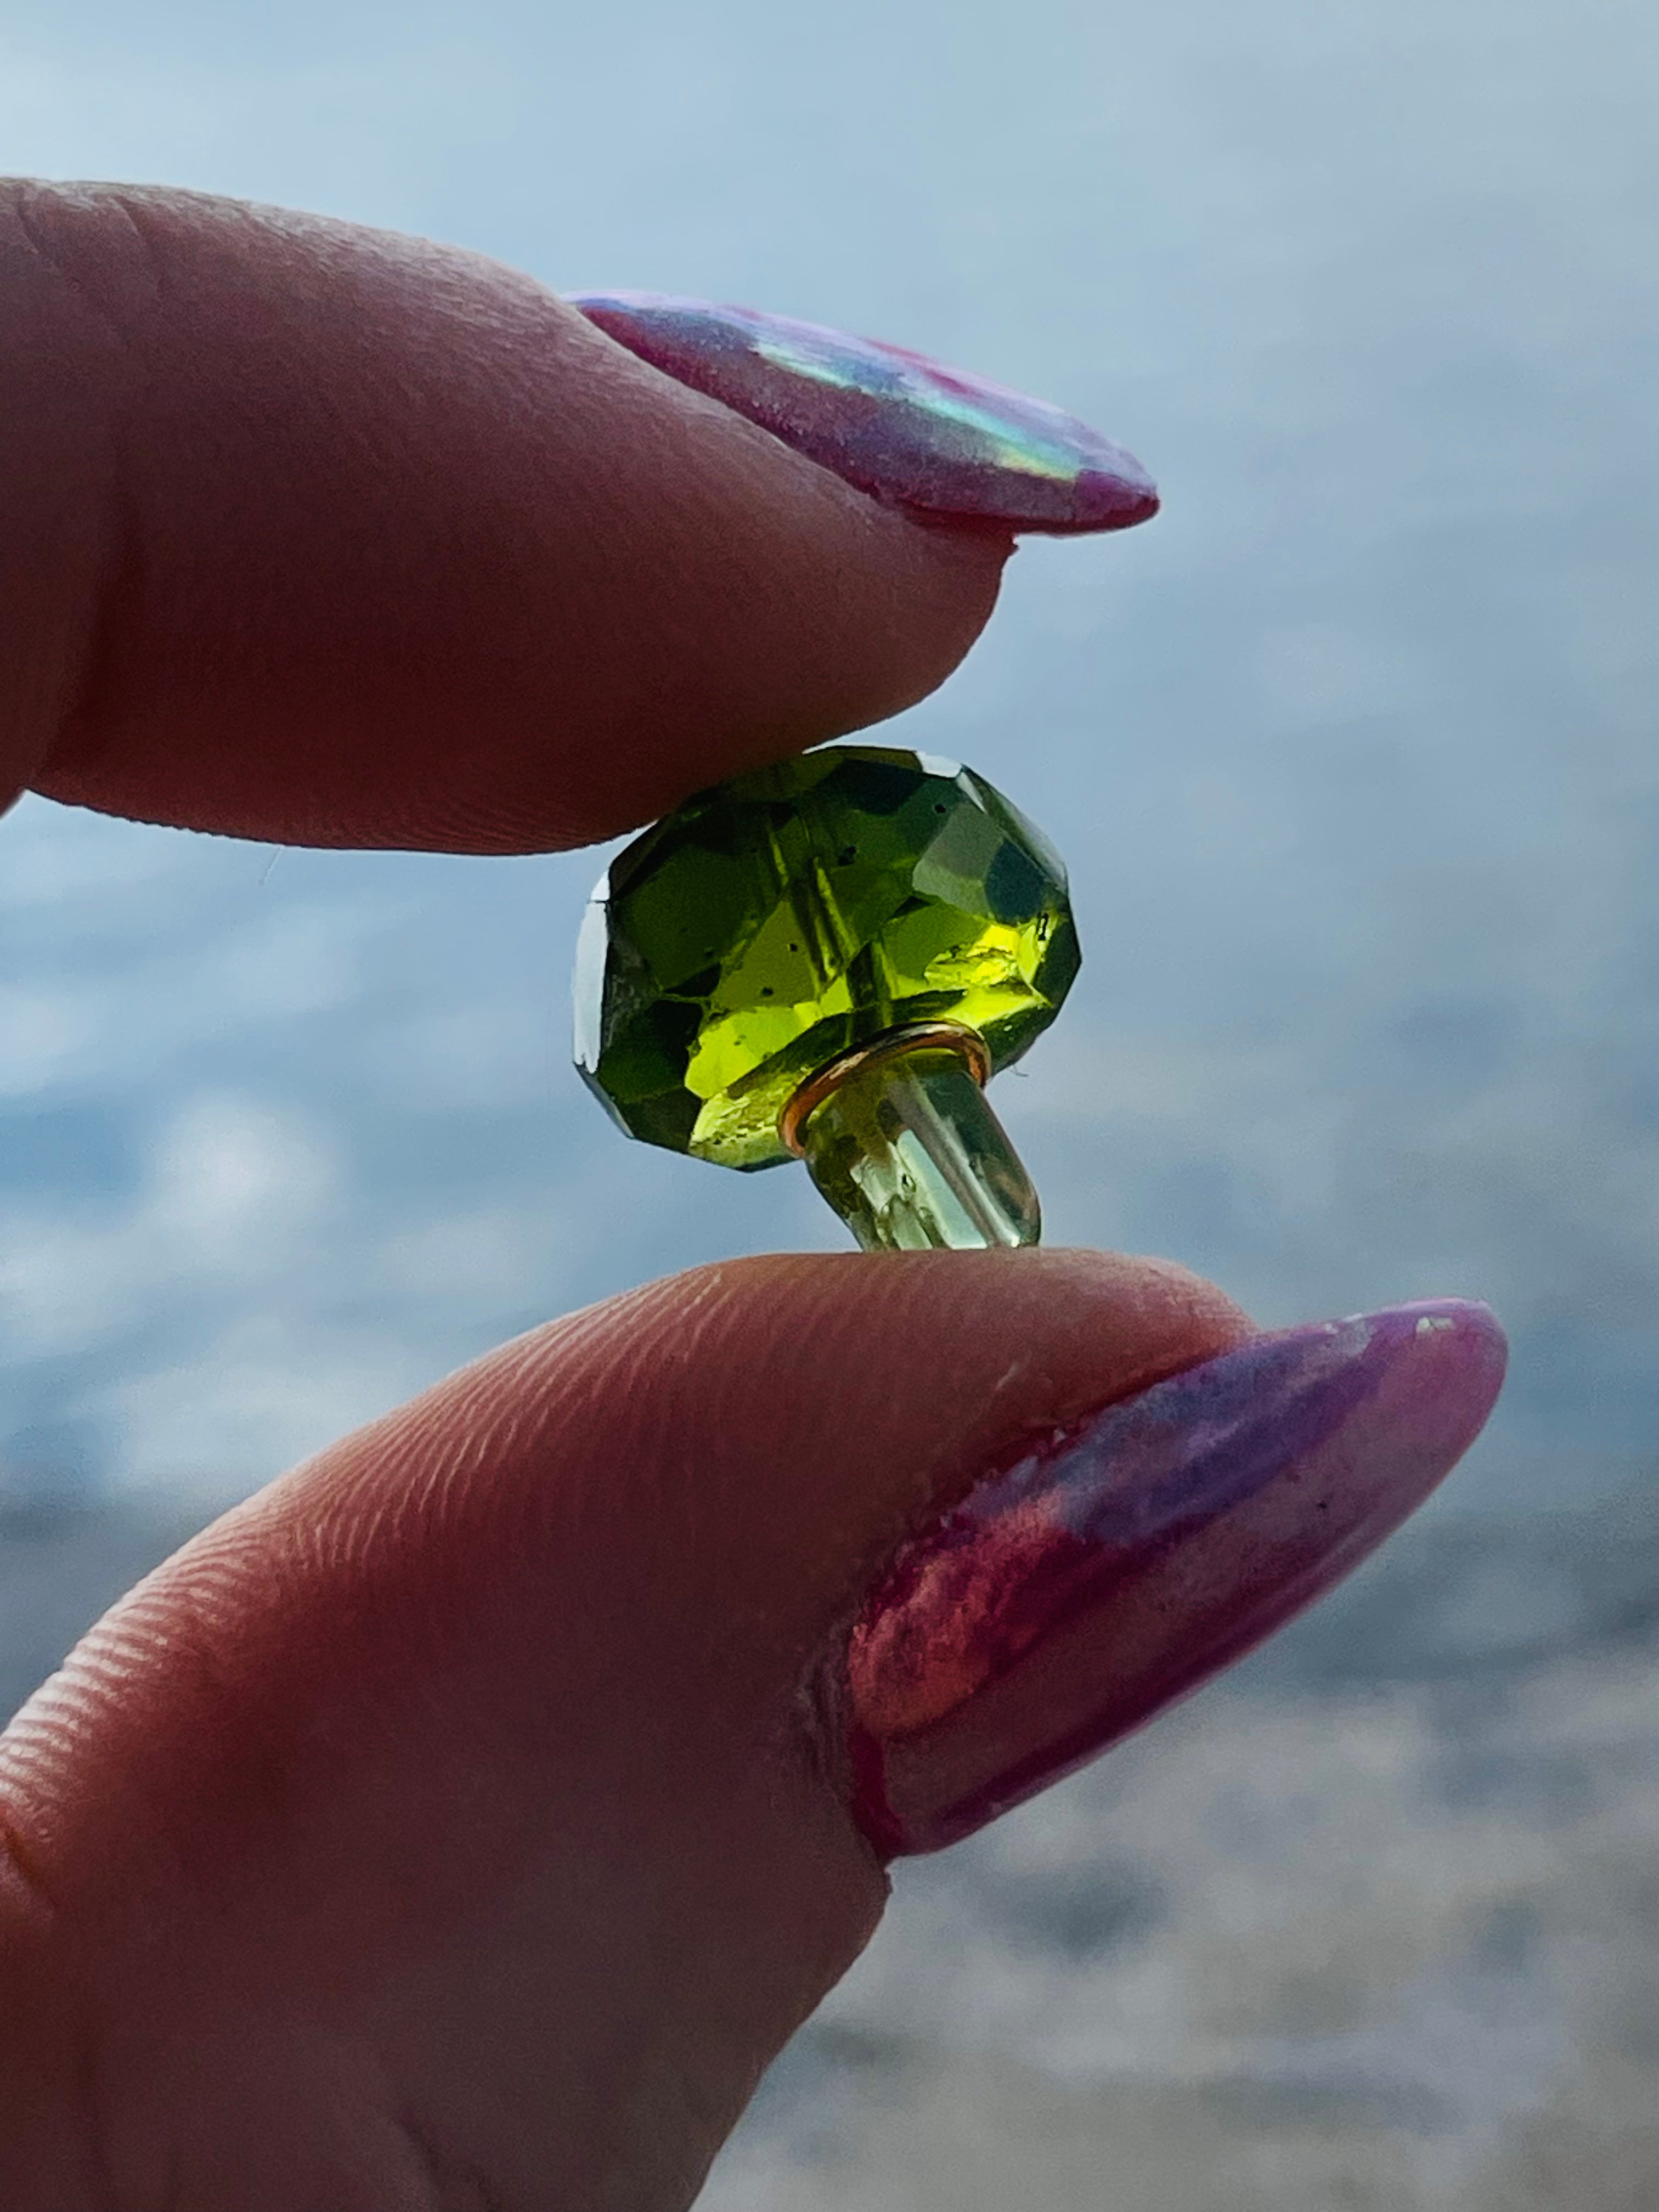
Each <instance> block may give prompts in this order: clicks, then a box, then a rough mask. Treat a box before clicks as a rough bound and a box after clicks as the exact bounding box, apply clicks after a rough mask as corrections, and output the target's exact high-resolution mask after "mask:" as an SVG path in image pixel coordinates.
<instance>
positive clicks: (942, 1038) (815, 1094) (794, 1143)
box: [778, 1022, 991, 1159]
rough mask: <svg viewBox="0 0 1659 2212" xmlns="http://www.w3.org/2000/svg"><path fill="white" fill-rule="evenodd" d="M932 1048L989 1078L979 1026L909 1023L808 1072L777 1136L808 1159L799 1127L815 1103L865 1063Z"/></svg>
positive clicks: (987, 1056) (982, 1079)
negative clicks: (955, 1057) (971, 1028)
mask: <svg viewBox="0 0 1659 2212" xmlns="http://www.w3.org/2000/svg"><path fill="white" fill-rule="evenodd" d="M930 1046H931V1047H932V1048H933V1050H934V1051H935V1052H953V1053H955V1054H956V1055H957V1058H958V1059H959V1060H965V1061H966V1062H967V1064H968V1072H969V1074H970V1075H971V1076H972V1077H973V1079H974V1080H975V1083H977V1084H979V1085H981V1088H982V1087H983V1086H984V1085H985V1084H986V1083H987V1082H988V1081H989V1079H990V1074H991V1055H990V1053H989V1051H988V1049H987V1046H986V1042H985V1040H984V1038H983V1037H982V1036H980V1034H979V1032H978V1031H977V1030H970V1029H967V1028H964V1027H963V1024H962V1023H960V1022H907V1023H905V1024H904V1025H903V1027H902V1028H901V1029H896V1030H883V1031H882V1033H881V1035H880V1036H878V1037H875V1038H873V1039H872V1041H871V1042H870V1043H868V1044H860V1045H855V1046H854V1048H853V1049H852V1051H851V1052H844V1053H842V1055H841V1057H840V1058H839V1059H838V1060H827V1061H826V1062H825V1063H824V1065H823V1066H822V1067H821V1068H819V1069H818V1070H817V1073H815V1074H812V1075H809V1076H808V1077H807V1079H806V1080H805V1083H803V1084H802V1085H801V1086H800V1088H799V1090H798V1091H795V1092H794V1093H793V1096H792V1097H791V1098H790V1101H789V1103H788V1104H787V1106H786V1107H785V1108H784V1109H783V1111H782V1113H781V1114H780V1115H779V1116H778V1134H779V1136H781V1138H782V1139H783V1141H784V1143H785V1144H786V1145H787V1146H788V1147H789V1149H790V1151H791V1152H793V1154H794V1155H795V1157H796V1158H797V1159H804V1158H805V1154H806V1147H805V1144H803V1142H802V1141H801V1131H802V1130H803V1129H804V1128H805V1126H806V1117H807V1115H809V1114H810V1113H811V1111H812V1109H813V1108H814V1107H816V1106H822V1105H823V1102H824V1100H825V1099H826V1098H827V1097H829V1094H830V1092H831V1091H839V1090H840V1088H841V1086H842V1084H843V1083H845V1082H846V1081H847V1080H848V1077H850V1076H854V1075H861V1074H862V1073H863V1072H864V1071H865V1069H866V1067H878V1066H880V1064H881V1062H882V1061H883V1060H896V1059H898V1058H899V1056H900V1055H901V1054H903V1053H907V1052H925V1051H926V1050H927V1048H929V1047H930Z"/></svg>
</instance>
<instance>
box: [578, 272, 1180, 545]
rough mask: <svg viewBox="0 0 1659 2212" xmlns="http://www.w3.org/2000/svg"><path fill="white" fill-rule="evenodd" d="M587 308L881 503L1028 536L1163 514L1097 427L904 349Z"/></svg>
mask: <svg viewBox="0 0 1659 2212" xmlns="http://www.w3.org/2000/svg"><path fill="white" fill-rule="evenodd" d="M571 304H572V306H574V307H580V310H581V312H582V313H584V314H585V315H586V317H587V318H588V319H589V320H590V321H591V322H593V323H597V324H598V325H599V328H600V329H601V330H602V331H605V332H606V333H607V335H608V336H610V337H613V338H615V339H616V340H617V343H618V344H620V345H624V346H626V347H627V348H628V349H629V352H630V353H634V354H637V355H638V356H640V358H641V360H642V361H648V362H650V363H651V364H652V366H653V368H659V369H661V370H662V371H663V373H664V374H665V375H668V376H671V377H673V378H674V379H675V380H676V381H677V382H678V383H681V384H685V385H690V386H691V388H692V389H693V390H694V391H697V392H706V393H707V394H708V396H709V398H714V399H718V400H720V402H721V403H722V404H724V405H726V406H727V407H730V408H731V409H732V410H733V411H734V412H735V413H737V414H739V415H742V416H746V417H747V419H748V420H749V421H750V422H758V423H759V424H760V425H761V427H762V428H763V429H767V430H769V431H771V432H772V434H773V435H774V436H775V437H777V438H781V440H782V441H783V442H784V443H785V444H786V445H787V446H793V447H794V448H795V450H796V451H797V452H798V453H805V455H806V456H807V458H808V459H810V460H814V461H817V463H818V464H819V465H820V466H821V467H823V468H826V469H830V470H833V471H834V472H835V473H836V475H837V476H839V477H844V478H845V479H846V480H847V482H848V483H853V484H856V485H857V486H858V487H859V489H860V490H861V491H866V492H869V493H871V494H872V495H874V496H875V497H876V498H878V499H884V500H891V501H896V502H897V503H899V504H901V505H903V506H907V507H915V508H918V509H920V510H921V511H923V512H925V513H933V514H939V515H954V516H959V517H963V518H966V517H976V518H979V519H981V520H986V521H989V522H1000V523H1003V524H1006V526H1008V527H1009V528H1010V529H1012V530H1022V531H1048V532H1080V531H1095V530H1125V529H1127V528H1128V527H1129V526H1131V525H1132V524H1133V523H1137V522H1145V521H1146V520H1149V519H1150V517H1152V515H1154V514H1156V513H1157V512H1158V492H1157V489H1156V488H1155V487H1154V485H1153V483H1152V478H1151V477H1149V476H1148V475H1147V473H1146V470H1145V469H1143V468H1142V467H1141V465H1140V464H1139V461H1138V460H1136V459H1135V458H1134V456H1133V453H1125V452H1124V450H1123V448H1122V447H1121V446H1115V445H1114V444H1113V443H1112V442H1111V441H1110V440H1109V438H1103V437H1102V436H1101V435H1100V433H1099V432H1098V431H1097V430H1091V428H1089V426H1088V424H1087V423H1086V422H1079V420H1078V419H1077V417H1076V416H1073V415H1067V414H1066V413H1064V412H1063V411H1062V410H1060V408H1058V407H1051V406H1049V405H1048V403H1047V402H1046V401H1044V400H1041V399H1032V398H1028V397H1027V396H1026V394H1025V393H1024V392H1012V391H1010V390H1009V389H1008V388H1007V387H1006V386H1004V385H1000V384H993V383H992V382H990V381H989V380H988V379H987V378H984V377H979V376H969V375H966V374H963V373H962V372H961V371H960V370H957V369H953V368H945V367H944V366H943V364H942V363H940V362H935V361H929V360H928V359H927V356H925V355H922V354H918V353H909V352H907V351H906V350H905V349H904V348H902V346H892V345H884V344H882V343H879V342H878V341H877V340H875V339H873V338H859V337H851V336H850V335H849V334H848V332H847V331H836V330H829V329H826V328H824V327H823V325H819V324H817V323H802V322H796V321H794V320H793V319H791V318H790V317H788V316H787V315H769V314H762V313H758V312H757V310H755V309H754V308H752V307H722V306H716V305H714V304H713V303H712V302H710V301H704V300H682V299H676V298H673V297H671V296H670V295H667V294H665V293H658V292H586V293H578V294H576V295H574V296H573V298H572V301H571Z"/></svg>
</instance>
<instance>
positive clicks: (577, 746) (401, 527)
mask: <svg viewBox="0 0 1659 2212" xmlns="http://www.w3.org/2000/svg"><path fill="white" fill-rule="evenodd" d="M0 308H3V327H4V328H5V329H6V330H7V331H9V336H8V337H6V338H5V339H4V340H3V341H0V487H3V489H0V605H3V607H4V608H5V609H6V611H7V616H8V628H9V634H10V650H9V653H8V654H7V656H6V660H5V670H4V673H3V674H0V805H5V804H6V803H8V802H9V800H10V799H13V798H15V796H16V795H17V793H18V792H19V791H20V790H21V789H24V788H27V787H33V789H35V790H38V791H40V792H42V793H46V794H47V795H48V796H50V797H52V798H55V799H65V800H70V801H73V802H76V803H78V804H80V805H87V806H92V807H96V808H99V809H100V810H102V811H106V812H112V813H119V814H125V815H131V816H134V817H138V818H141V819H144V820H148V821H155V822H164V823H176V824H180V825H185V826H189V827H191V828H196V829H210V830H217V831H221V832H226V833H228V834H231V835H234V836H247V837H258V838H261V839H266V840H275V841H277V842H292V843H305V844H316V845H381V846H404V847H418V848H437V849H447V850H451V851H457V852H520V851H531V850H538V849H546V848H552V847H556V846H562V845H568V844H574V843H580V842H586V841H587V840H590V839H592V838H595V837H599V836H606V835H608V834H611V832H614V831H616V830H618V829H624V828H628V827H630V826H632V825H633V824H635V823H638V822H641V821H644V820H647V819H648V818H650V817H652V816H653V815H655V814H659V813H660V812H662V811H665V809H666V808H667V807H669V806H671V805H673V804H675V803H676V802H678V799H681V798H683V797H684V795H685V794H686V793H687V792H689V791H690V790H692V789H695V788H696V787H698V786H700V785H702V784H705V783H708V782H712V781H718V780H720V779H721V778H723V777H725V776H726V775H733V774H736V773H738V772H739V771H740V770H742V769H747V768H752V767H755V766H757V765H759V764H761V763H763V762H765V761H769V760H775V759H777V758H780V757H782V756H784V755H785V754H787V753H790V752H793V751H798V750H801V749H803V748H804V747H805V746H807V745H810V744H816V743H817V742H818V741H819V740H821V739H823V738H828V737H831V736H835V735H837V734H839V733H841V732H845V731H847V730H850V729H854V728H858V727H860V726H862V725H864V724H866V723H868V722H871V721H874V720H879V719H880V718H882V717H883V716H884V715H887V714H893V713H895V712H896V711H897V710H898V709H899V708H902V707H904V706H907V705H908V704H909V703H911V702H913V701H915V699H917V698H920V697H921V696H923V695H924V694H925V693H927V691H929V690H932V689H933V687H934V686H935V685H936V684H939V682H940V681H941V680H942V679H943V678H944V677H945V675H946V674H947V673H948V672H949V671H950V670H951V668H952V667H954V665H956V663H957V660H958V659H960V658H961V656H962V655H963V653H965V652H966V650H967V648H968V647H969V644H970V643H971V642H972V641H973V639H974V638H975V635H977V634H978V631H979V629H980V628H981V625H982V624H983V623H984V622H985V620H986V618H987V616H988V615H989V613H990V611H991V608H992V606H993V605H994V600H995V597H996V590H997V583H998V579H999V576H1000V571H1001V567H1002V563H1003V562H1004V560H1005V559H1006V556H1007V553H1008V550H1009V549H1010V545H1011V543H1012V540H1011V538H1010V537H1009V535H1008V534H1007V533H1006V532H998V531H995V530H990V531H985V530H981V531H977V532H976V531H970V530H952V529H946V528H940V527H937V526H928V525H926V524H923V523H921V522H918V521H916V520H913V519H911V518H910V517H909V516H908V515H906V514H905V513H902V511H900V510H898V509H897V508H895V507H886V506H883V505H880V504H878V502H877V501H873V500H872V499H870V498H869V497H867V496H866V495H864V494H863V493H861V492H860V491H857V490H854V489H852V487H851V486H850V485H848V484H847V483H843V482H842V481H841V479H840V478H839V477H836V476H835V475H833V474H831V473H830V472H829V471H828V470H827V469H825V468H823V467H820V466H818V465H815V463H814V462H812V461H811V460H809V459H805V457H804V456H803V455H801V454H800V453H796V452H793V451H792V450H791V449H790V448H789V447H787V445H785V444H783V443H781V441H779V440H778V439H776V438H775V437H773V436H771V435H768V433H767V432H766V431H765V430H763V429H761V428H757V427H756V426H755V425H754V424H753V423H751V422H747V421H745V420H744V419H743V417H742V416H739V415H738V414H737V413H736V412H734V411H732V409H730V408H728V407H726V406H724V405H722V404H720V403H719V402H718V401H716V400H714V399H711V398H706V397H704V396H702V395H701V394H699V393H697V392H693V391H691V390H690V389H688V388H686V386H684V385H683V384H681V383H679V382H677V381H675V380H672V379H671V378H670V377H668V376H665V375H664V374H661V373H659V371H658V370H657V369H655V368H651V367H649V366H647V364H646V363H645V362H643V361H641V360H639V359H637V358H635V356H634V355H633V354H632V353H630V352H628V351H626V350H624V349H623V347H621V346H619V345H617V344H616V343H613V342H612V341H611V339H610V338H608V337H605V336H604V335H603V334H602V333H601V332H600V331H599V329H597V328H596V327H595V326H594V325H593V324H592V322H591V321H589V320H588V319H586V318H585V317H584V316H582V315H581V314H580V313H578V312H577V311H576V310H575V309H574V308H573V307H569V306H568V305H567V304H566V303H565V302H563V301H560V300H558V299H556V298H555V297H554V296H553V295H551V294H550V293H549V292H547V291H546V290H544V289H543V288H542V287H541V286H540V285H538V284H537V283H534V282H533V281H532V280H531V279H530V278H528V277H526V276H520V275H518V274H516V273H514V272H513V271H511V270H507V269H504V268H502V267H500V266H499V265H497V264H495V263H492V262H489V261H487V260H484V259H483V258H481V257H479V256H477V255H474V254H470V253H465V252H459V251H457V250H453V249H451V248H447V247H442V246H434V245H431V244H429V243H427V242H425V241H423V240H415V239H410V238H403V237H398V236H395V235H392V234H387V233H385V232H378V231H369V230H363V229H358V228H353V227H351V226H349V225H346V224H343V223H338V222H329V221H325V220H324V219H322V218H319V217H315V216H300V215H294V214H289V213H287V212H284V211H282V210H273V209H267V208H256V207H252V206H247V205H244V204H240V203H236V202H232V201H227V200H219V199H213V198H208V197H202V196H199V195H196V194H191V193H183V192H173V191H151V190H138V189H134V188H131V187H125V186H117V185H41V184H29V183H12V184H9V185H5V186H3V187H0Z"/></svg>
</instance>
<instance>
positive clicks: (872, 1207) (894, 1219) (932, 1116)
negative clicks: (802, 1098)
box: [799, 1042, 1042, 1252]
mask: <svg viewBox="0 0 1659 2212" xmlns="http://www.w3.org/2000/svg"><path fill="white" fill-rule="evenodd" d="M799 1150H800V1152H801V1154H802V1157H803V1158H805V1162H806V1164H807V1167H808V1169H809V1170H811V1176H812V1180H813V1182H815V1183H816V1184H817V1187H818V1188H819V1190H820V1191H821V1192H822V1193H823V1196H824V1197H825V1198H826V1199H827V1200H829V1204H830V1205H831V1206H833V1207H834V1208H835V1210H836V1212H837V1213H838V1214H839V1215H840V1216H841V1218H842V1220H843V1221H844V1222H845V1223H846V1224H847V1225H848V1228H849V1229H850V1230H851V1231H852V1232H853V1234H854V1237H857V1239H858V1241H859V1243H860V1244H861V1245H863V1247H864V1249H865V1250H866V1252H880V1251H901V1252H913V1251H926V1250H927V1249H933V1248H938V1247H941V1246H942V1247H945V1248H948V1249H951V1250H972V1249H975V1248H976V1247H985V1246H988V1245H993V1244H1005V1245H1014V1244H1035V1243H1036V1242H1037V1239H1038V1237H1040V1236H1041V1234H1042V1214H1041V1212H1040V1210H1039V1208H1038V1206H1037V1195H1036V1191H1035V1190H1034V1189H1033V1188H1032V1187H1031V1179H1030V1176H1028V1175H1027V1174H1026V1172H1025V1170H1024V1166H1023V1165H1022V1164H1021V1162H1020V1158H1019V1155H1018V1153H1017V1152H1015V1150H1014V1148H1013V1146H1012V1145H1011V1144H1010V1143H1009V1141H1008V1138H1007V1133H1006V1131H1005V1130H1004V1128H1003V1127H1002V1124H1001V1123H1000V1121H998V1119H997V1117H996V1115H994V1113H993V1112H992V1111H991V1108H990V1104H989V1102H988V1101H987V1098H986V1096H985V1093H984V1091H983V1090H982V1089H981V1086H980V1085H979V1082H978V1081H977V1079H975V1074H974V1073H973V1070H972V1068H971V1067H970V1066H969V1062H968V1060H967V1059H966V1058H965V1057H964V1056H963V1054H962V1053H960V1052H957V1051H955V1050H953V1049H952V1048H951V1047H950V1046H949V1045H942V1044H939V1043H932V1042H930V1043H925V1044H923V1043H918V1044H916V1045H914V1046H911V1047H909V1048H908V1049H905V1050H902V1051H896V1052H889V1053H882V1052H879V1051H876V1052H872V1054H871V1055H870V1057H869V1059H868V1060H864V1061H860V1060H858V1059H856V1058H855V1059H854V1060H850V1061H849V1063H848V1072H847V1073H846V1074H845V1075H844V1076H843V1077H842V1078H841V1079H840V1080H839V1081H837V1082H836V1084H835V1085H834V1088H833V1089H831V1090H829V1091H828V1093H827V1095H826V1096H825V1097H823V1099H822V1100H821V1101H820V1102H819V1103H817V1105H815V1106H814V1107H813V1108H812V1109H811V1112H810V1113H809V1114H807V1115H805V1117H804V1119H803V1120H802V1121H801V1125H800V1130H799Z"/></svg>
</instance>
